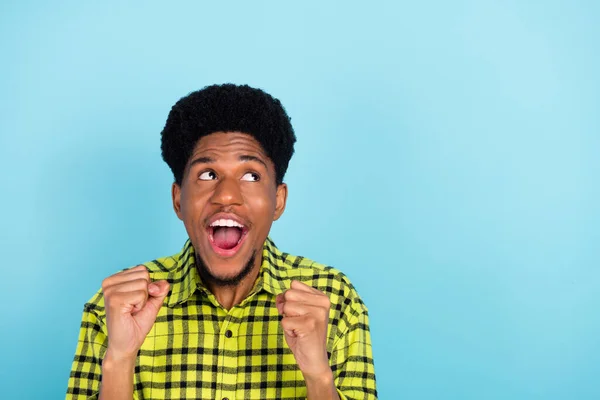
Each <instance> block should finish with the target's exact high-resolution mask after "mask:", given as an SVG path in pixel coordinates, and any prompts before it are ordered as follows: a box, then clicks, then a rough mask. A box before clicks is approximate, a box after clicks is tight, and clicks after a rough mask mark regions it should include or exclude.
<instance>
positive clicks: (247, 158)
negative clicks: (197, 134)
mask: <svg viewBox="0 0 600 400" xmlns="http://www.w3.org/2000/svg"><path fill="white" fill-rule="evenodd" d="M238 160H240V161H242V162H249V161H255V162H258V163H261V164H262V165H264V167H265V169H268V167H267V163H265V162H264V161H263V160H261V159H260V158H258V157H256V156H251V155H249V154H243V155H241V156H239V157H238ZM215 162H216V160H215V159H214V158H212V157H198V158H195V159H193V160H192V162H190V165H189V166H188V170H189V169H191V168H192V167H193V166H194V165H196V164H214V163H215Z"/></svg>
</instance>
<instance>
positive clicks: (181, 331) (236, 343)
mask: <svg viewBox="0 0 600 400" xmlns="http://www.w3.org/2000/svg"><path fill="white" fill-rule="evenodd" d="M135 385H136V393H137V394H138V397H139V398H140V399H142V398H143V399H228V400H234V399H235V400H241V399H244V400H245V399H248V400H250V399H262V400H264V399H299V398H305V397H306V389H305V385H304V379H303V377H302V374H301V372H300V371H299V369H298V367H297V364H296V361H295V359H294V356H293V354H292V352H291V351H290V350H289V348H288V346H287V344H286V343H285V338H284V334H283V331H282V328H281V324H280V317H279V315H278V313H277V309H276V307H275V305H274V304H272V303H271V302H270V300H257V301H256V302H254V303H253V304H251V305H250V306H246V307H243V308H242V307H235V308H233V309H232V310H230V311H229V312H226V311H224V310H223V309H218V308H215V307H213V306H212V305H210V304H206V303H205V302H200V301H199V302H197V303H192V304H188V305H187V306H186V307H180V308H165V307H163V309H161V314H159V317H158V318H157V321H156V323H155V325H154V327H153V329H152V331H151V332H150V333H149V335H148V336H147V338H146V340H145V342H144V344H143V346H142V348H141V350H140V354H139V357H138V365H137V366H136V374H135Z"/></svg>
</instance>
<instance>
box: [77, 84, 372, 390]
mask: <svg viewBox="0 0 600 400" xmlns="http://www.w3.org/2000/svg"><path fill="white" fill-rule="evenodd" d="M161 137H162V146H161V147H162V155H163V159H164V160H165V162H166V163H167V164H168V165H169V167H170V168H171V170H172V171H173V175H174V178H175V182H174V183H173V186H172V197H173V208H174V209H175V213H176V214H177V216H178V217H179V219H181V220H182V221H183V223H184V225H185V228H186V231H187V233H188V235H189V240H188V241H186V243H185V245H184V246H183V249H182V250H181V252H179V253H178V254H176V255H174V256H171V257H165V258H160V259H158V260H154V261H150V262H147V263H145V264H143V265H138V266H136V267H133V268H131V269H127V270H124V271H121V272H119V273H117V274H115V275H112V276H110V277H108V278H106V279H105V280H104V281H103V283H102V289H101V290H100V291H99V292H98V293H97V294H96V295H95V296H94V297H92V299H91V300H90V301H89V302H88V303H86V304H85V307H84V313H83V321H82V324H81V330H80V335H79V342H78V346H77V350H76V354H75V359H74V361H73V366H72V370H71V376H70V379H69V386H68V392H67V399H94V398H99V399H103V400H108V399H110V400H118V399H129V400H130V399H132V398H133V399H184V398H185V399H219V400H234V399H237V400H239V399H299V398H308V399H309V400H316V399H338V398H339V399H375V398H376V397H377V391H376V386H375V373H374V369H373V359H372V352H371V340H370V334H369V324H368V314H367V309H366V307H365V305H364V304H363V302H362V301H361V299H360V297H359V296H358V294H357V293H356V291H355V290H354V288H353V286H352V284H351V283H350V282H349V281H348V279H347V278H346V277H345V276H344V275H343V274H342V273H341V272H339V271H337V270H335V269H333V268H330V267H326V266H323V265H320V264H317V263H315V262H313V261H311V260H308V259H306V258H303V257H297V256H292V255H290V254H287V253H283V252H281V251H280V250H279V249H277V247H276V246H275V244H274V243H273V241H272V240H271V239H270V238H269V237H268V234H269V231H270V229H271V224H272V223H273V221H275V220H277V219H278V218H279V217H280V216H281V215H282V213H283V211H284V209H285V204H286V199H287V185H286V184H285V183H283V178H284V175H285V172H286V170H287V167H288V163H289V161H290V159H291V157H292V154H293V152H294V143H295V141H296V137H295V135H294V131H293V129H292V126H291V124H290V119H289V117H288V116H287V114H286V112H285V110H284V108H283V106H282V105H281V103H280V102H279V101H278V100H277V99H274V98H273V97H271V96H270V95H268V94H267V93H265V92H263V91H261V90H258V89H254V88H251V87H248V86H236V85H231V84H225V85H214V86H208V87H206V88H204V89H202V90H200V91H197V92H194V93H191V94H190V95H188V96H186V97H184V98H182V99H181V100H179V101H178V102H177V103H176V104H175V106H173V108H172V109H171V112H170V114H169V117H168V119H167V123H166V125H165V128H164V130H163V131H162V134H161Z"/></svg>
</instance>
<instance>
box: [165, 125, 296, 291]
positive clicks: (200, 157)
mask: <svg viewBox="0 0 600 400" xmlns="http://www.w3.org/2000/svg"><path fill="white" fill-rule="evenodd" d="M172 192H173V206H174V208H175V212H176V213H177V216H178V217H179V219H181V220H182V221H183V223H184V225H185V228H186V230H187V233H188V235H189V237H190V239H191V241H192V244H193V245H194V248H195V250H196V254H197V255H198V256H199V257H200V260H198V263H199V264H200V263H202V264H204V265H203V266H202V268H205V269H206V271H204V272H205V273H206V274H207V275H208V276H209V277H211V278H212V280H213V282H216V283H221V284H226V283H227V282H229V284H233V283H236V281H237V279H236V278H241V277H242V276H243V275H245V273H248V268H258V267H259V266H260V263H261V261H262V260H261V258H262V257H261V256H262V246H263V244H264V242H265V239H266V238H267V235H268V234H269V230H270V229H271V224H272V223H273V221H275V220H277V219H278V218H279V217H280V216H281V214H282V213H283V210H284V209H285V202H286V198H287V186H286V185H285V184H281V185H279V186H277V184H276V180H275V167H274V165H273V162H272V161H271V160H270V159H269V158H268V157H267V155H266V154H265V152H264V150H263V149H262V146H261V145H260V143H259V142H257V141H256V140H255V139H254V138H253V137H252V136H250V135H246V134H243V133H240V132H231V133H223V132H217V133H213V134H210V135H207V136H205V137H203V138H202V139H200V140H199V141H198V143H197V144H196V147H195V148H194V151H193V152H192V155H191V157H190V159H189V160H188V165H187V166H186V170H185V172H184V176H183V180H182V184H181V187H179V186H178V185H177V184H173V191H172ZM253 256H256V258H255V259H253ZM251 261H254V262H253V264H254V265H250V264H249V263H250V262H251Z"/></svg>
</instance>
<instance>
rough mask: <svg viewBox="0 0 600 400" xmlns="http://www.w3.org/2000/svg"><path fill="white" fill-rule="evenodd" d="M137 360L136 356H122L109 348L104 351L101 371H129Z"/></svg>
mask: <svg viewBox="0 0 600 400" xmlns="http://www.w3.org/2000/svg"><path fill="white" fill-rule="evenodd" d="M136 360H137V355H136V354H133V355H132V354H122V353H118V352H114V351H112V350H111V349H110V348H109V349H107V350H106V354H105V355H104V358H103V359H102V369H107V368H108V369H119V370H129V369H133V368H134V367H135V362H136Z"/></svg>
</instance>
